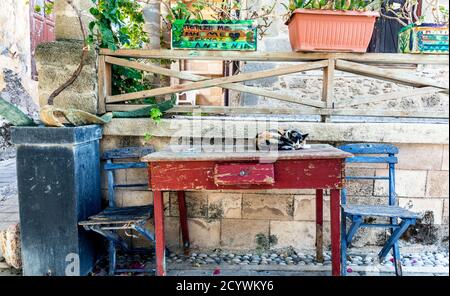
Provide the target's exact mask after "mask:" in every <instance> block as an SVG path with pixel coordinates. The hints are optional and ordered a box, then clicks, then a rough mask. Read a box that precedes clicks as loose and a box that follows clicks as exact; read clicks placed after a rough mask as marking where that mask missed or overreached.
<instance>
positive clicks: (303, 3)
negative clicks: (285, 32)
mask: <svg viewBox="0 0 450 296" xmlns="http://www.w3.org/2000/svg"><path fill="white" fill-rule="evenodd" d="M372 2H374V1H367V0H290V1H289V5H286V4H282V5H284V7H285V8H286V9H287V10H288V11H289V12H290V13H291V12H293V11H294V10H296V9H299V8H302V9H327V10H357V11H366V10H372V9H373V6H372Z"/></svg>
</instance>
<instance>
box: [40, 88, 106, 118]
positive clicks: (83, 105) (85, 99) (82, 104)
mask: <svg viewBox="0 0 450 296" xmlns="http://www.w3.org/2000/svg"><path fill="white" fill-rule="evenodd" d="M56 87H58V86H57V85H55V89H56ZM53 90H54V89H52V90H45V91H44V90H40V91H39V105H40V106H45V105H48V97H49V96H50V94H51V93H52V92H53ZM96 96H97V93H96V92H95V91H94V90H92V92H89V93H78V92H72V91H68V90H65V91H63V92H62V93H61V94H59V95H58V96H57V97H56V98H55V101H54V106H55V107H58V108H65V109H79V110H82V111H86V112H89V113H92V114H94V113H96V112H97V97H96Z"/></svg>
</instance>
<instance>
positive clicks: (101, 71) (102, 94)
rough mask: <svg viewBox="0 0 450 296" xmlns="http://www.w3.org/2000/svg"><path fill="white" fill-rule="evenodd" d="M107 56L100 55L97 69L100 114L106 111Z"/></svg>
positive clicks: (98, 111)
mask: <svg viewBox="0 0 450 296" xmlns="http://www.w3.org/2000/svg"><path fill="white" fill-rule="evenodd" d="M105 59H106V57H105V56H102V55H100V56H99V57H98V70H97V80H98V110H97V113H98V114H105V113H106V106H105V105H106V91H105V78H106V73H105V66H106V63H105Z"/></svg>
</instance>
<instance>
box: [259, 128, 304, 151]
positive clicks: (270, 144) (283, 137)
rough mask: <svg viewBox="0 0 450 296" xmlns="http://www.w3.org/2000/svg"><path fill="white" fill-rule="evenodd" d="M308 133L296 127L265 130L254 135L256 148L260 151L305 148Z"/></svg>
mask: <svg viewBox="0 0 450 296" xmlns="http://www.w3.org/2000/svg"><path fill="white" fill-rule="evenodd" d="M307 137H308V134H303V133H302V132H300V131H299V130H296V129H287V130H283V129H279V130H267V131H264V132H261V133H259V134H258V135H256V149H257V150H261V151H267V150H269V149H270V150H275V148H276V147H277V148H278V150H283V151H286V150H299V149H303V148H305V144H306V138H307Z"/></svg>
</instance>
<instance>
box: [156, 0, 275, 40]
mask: <svg viewBox="0 0 450 296" xmlns="http://www.w3.org/2000/svg"><path fill="white" fill-rule="evenodd" d="M172 2H173V1H170V0H162V1H161V3H162V4H163V5H165V6H166V8H167V10H168V12H169V13H168V15H166V16H164V21H165V22H166V24H167V25H168V27H169V29H170V28H171V25H172V23H173V22H174V21H175V20H177V19H183V20H190V19H196V20H203V19H204V15H203V12H204V10H205V9H207V10H209V11H210V12H212V13H211V14H210V16H209V17H210V18H212V19H214V20H240V19H243V16H245V17H244V18H245V19H247V20H254V21H257V22H256V23H257V24H256V26H257V28H258V33H259V36H260V38H262V37H263V36H264V34H265V33H266V32H267V30H268V29H269V27H270V26H271V25H272V23H273V19H274V18H275V17H276V16H275V14H274V12H275V8H276V6H277V5H278V2H279V0H274V1H273V3H272V4H271V5H263V6H261V7H258V8H255V7H253V6H249V7H246V8H244V7H243V6H242V4H241V1H236V0H232V1H222V2H220V3H219V2H218V1H212V0H195V1H193V2H192V3H191V5H190V6H188V5H187V4H185V3H184V2H183V1H181V0H177V1H175V3H174V4H172Z"/></svg>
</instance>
